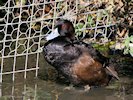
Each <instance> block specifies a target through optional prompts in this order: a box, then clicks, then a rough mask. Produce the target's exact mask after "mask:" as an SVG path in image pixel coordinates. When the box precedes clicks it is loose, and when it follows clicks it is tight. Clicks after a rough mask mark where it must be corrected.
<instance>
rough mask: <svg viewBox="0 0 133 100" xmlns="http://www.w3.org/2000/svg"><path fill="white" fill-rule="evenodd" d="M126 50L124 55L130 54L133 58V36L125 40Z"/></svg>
mask: <svg viewBox="0 0 133 100" xmlns="http://www.w3.org/2000/svg"><path fill="white" fill-rule="evenodd" d="M124 44H125V49H124V54H130V55H131V56H132V57H133V36H130V37H129V36H128V37H127V38H126V39H125V43H124Z"/></svg>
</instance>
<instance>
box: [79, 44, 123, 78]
mask: <svg viewBox="0 0 133 100" xmlns="http://www.w3.org/2000/svg"><path fill="white" fill-rule="evenodd" d="M81 44H82V45H85V46H86V47H87V48H89V54H90V55H91V56H92V57H93V59H95V60H97V61H99V62H101V63H102V64H103V67H104V68H105V69H106V72H107V74H108V75H110V76H113V77H115V78H116V79H117V80H120V78H119V77H118V73H117V72H116V70H115V68H114V67H113V66H112V65H111V64H110V63H109V58H107V57H105V56H103V55H102V54H101V53H100V52H99V51H98V50H96V49H95V48H93V47H92V46H91V44H87V43H84V42H82V43H81Z"/></svg>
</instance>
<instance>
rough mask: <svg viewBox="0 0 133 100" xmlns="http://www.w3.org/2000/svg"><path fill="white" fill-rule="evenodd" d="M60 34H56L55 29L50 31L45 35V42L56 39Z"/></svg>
mask: <svg viewBox="0 0 133 100" xmlns="http://www.w3.org/2000/svg"><path fill="white" fill-rule="evenodd" d="M59 35H60V34H59V32H58V29H57V28H56V29H55V30H54V31H52V32H51V33H50V34H48V35H46V40H47V41H49V40H52V39H54V38H56V37H58V36H59Z"/></svg>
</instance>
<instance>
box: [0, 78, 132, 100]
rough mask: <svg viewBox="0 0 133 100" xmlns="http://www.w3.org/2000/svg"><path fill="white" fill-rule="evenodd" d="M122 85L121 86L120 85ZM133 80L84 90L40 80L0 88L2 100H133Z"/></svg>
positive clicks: (127, 79) (0, 99)
mask: <svg viewBox="0 0 133 100" xmlns="http://www.w3.org/2000/svg"><path fill="white" fill-rule="evenodd" d="M120 84H121V85H120ZM132 84H133V80H131V79H129V78H126V77H125V78H122V83H118V82H117V86H115V85H116V84H114V83H112V84H110V85H109V86H108V87H99V88H91V89H90V90H89V91H87V92H85V91H84V90H83V89H79V88H70V90H67V89H65V88H66V87H67V86H66V85H60V84H57V83H56V82H52V81H44V80H40V79H32V80H26V81H25V80H21V81H19V82H15V83H3V84H2V85H1V88H0V95H1V97H0V100H132V98H133V85H132Z"/></svg>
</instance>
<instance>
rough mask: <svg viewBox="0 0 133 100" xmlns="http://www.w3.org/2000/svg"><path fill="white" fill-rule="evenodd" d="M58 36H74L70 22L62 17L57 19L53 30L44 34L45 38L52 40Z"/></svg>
mask: <svg viewBox="0 0 133 100" xmlns="http://www.w3.org/2000/svg"><path fill="white" fill-rule="evenodd" d="M58 36H65V37H67V38H69V39H70V40H74V38H75V29H74V26H73V24H72V22H70V21H68V20H64V19H59V20H58V21H57V23H56V24H55V28H54V30H53V31H52V32H51V33H50V34H48V35H46V40H47V41H48V40H52V39H54V38H56V37H58Z"/></svg>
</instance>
